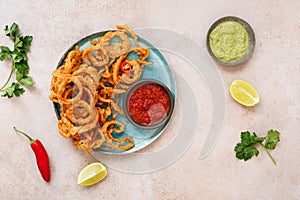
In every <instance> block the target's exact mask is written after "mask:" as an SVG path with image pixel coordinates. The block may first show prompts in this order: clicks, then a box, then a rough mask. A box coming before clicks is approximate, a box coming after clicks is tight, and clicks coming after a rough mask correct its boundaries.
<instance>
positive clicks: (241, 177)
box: [0, 0, 300, 200]
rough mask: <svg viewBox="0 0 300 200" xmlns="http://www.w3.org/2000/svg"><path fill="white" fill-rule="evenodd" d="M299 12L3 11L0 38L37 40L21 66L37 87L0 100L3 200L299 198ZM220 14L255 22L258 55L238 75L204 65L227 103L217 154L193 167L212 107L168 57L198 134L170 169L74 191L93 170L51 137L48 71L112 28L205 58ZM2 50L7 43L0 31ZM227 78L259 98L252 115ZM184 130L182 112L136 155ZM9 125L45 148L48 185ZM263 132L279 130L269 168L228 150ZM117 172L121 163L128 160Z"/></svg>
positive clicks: (193, 78) (233, 8) (159, 8)
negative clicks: (183, 85) (162, 33)
mask: <svg viewBox="0 0 300 200" xmlns="http://www.w3.org/2000/svg"><path fill="white" fill-rule="evenodd" d="M299 9H300V2H299V1H294V0H286V1H279V0H276V1H272V0H266V1H259V0H252V1H239V0H227V1H223V0H211V1H206V0H205V1H204V0H190V1H171V0H165V1H158V0H152V1H138V0H131V1H129V0H126V1H115V0H102V1H87V0H74V1H70V0H68V1H29V0H24V1H17V0H10V1H8V0H3V1H1V7H0V28H1V27H3V28H4V26H5V25H10V24H12V23H13V22H16V23H18V24H19V26H20V29H21V32H22V33H24V34H26V35H32V36H33V37H34V39H33V42H32V46H31V49H30V53H29V54H28V57H29V64H30V66H31V69H30V75H31V76H32V77H34V80H35V81H36V85H35V86H34V87H33V88H31V89H29V90H26V92H25V95H23V96H22V97H20V98H13V99H6V98H1V99H0V112H1V115H0V123H1V135H2V144H1V153H0V166H1V167H0V185H1V187H0V199H134V200H135V199H136V200H140V199H178V200H182V199H191V200H194V199H222V200H225V199H228V200H229V199H230V200H231V199H249V200H250V199H291V200H294V199H295V200H296V199H299V198H300V168H299V164H300V157H299V151H300V146H299V141H300V139H299V130H300V106H299V102H300V88H299V85H300V78H299V77H300V76H299V75H300V64H299V63H300V54H299V52H300V45H299V41H300V16H299ZM228 15H234V16H239V17H241V18H243V19H245V20H246V21H247V22H249V23H250V24H251V26H252V28H253V29H254V32H255V36H256V47H255V50H254V55H253V57H252V58H251V59H250V60H249V61H248V62H246V63H245V64H243V65H241V66H238V67H224V66H220V65H217V64H215V63H213V61H211V62H212V63H213V65H212V67H214V68H215V69H216V71H217V72H218V73H219V74H220V76H221V80H222V84H223V86H224V95H225V102H220V103H224V105H225V118H224V119H225V120H224V122H223V128H222V130H221V133H220V137H219V140H218V141H217V143H216V146H215V148H214V149H213V151H212V152H211V153H210V154H209V155H208V156H207V157H205V158H204V159H199V157H198V155H199V151H200V149H201V145H203V141H204V139H205V137H206V134H207V132H208V130H209V127H210V124H211V121H210V119H211V117H212V116H211V112H212V109H213V108H212V107H211V99H210V98H211V97H210V95H209V94H210V91H208V89H207V87H206V85H205V77H203V76H200V75H195V73H194V72H193V67H191V64H190V63H188V62H187V61H184V59H182V58H180V57H178V56H177V57H176V56H174V54H172V53H170V52H166V53H165V55H166V57H167V59H168V60H169V63H170V66H171V67H172V68H174V70H176V71H177V72H180V74H181V75H182V76H183V77H184V79H185V80H187V81H188V82H189V84H190V85H192V88H193V91H194V94H195V96H196V98H197V105H198V112H199V124H198V125H197V131H196V132H195V137H194V138H193V142H192V144H191V145H190V146H189V147H188V148H187V149H186V151H185V152H184V154H183V155H181V156H180V157H179V158H178V159H177V160H176V161H175V162H173V163H171V164H170V165H168V166H166V167H163V168H161V169H159V170H156V171H154V172H149V173H140V174H135V173H129V172H124V171H122V170H119V169H118V168H113V167H108V171H109V174H108V176H107V177H106V179H105V180H103V181H102V182H101V183H98V184H96V185H93V186H91V187H81V186H78V185H77V184H76V179H77V175H78V173H79V172H80V170H81V169H82V168H83V167H84V166H86V165H87V164H89V163H91V162H95V161H96V160H95V158H94V157H93V156H90V155H88V154H86V153H85V152H82V151H79V150H78V149H77V148H75V147H73V146H72V145H71V142H70V141H69V140H67V139H65V138H63V137H61V136H60V135H59V133H58V129H57V118H56V116H55V113H54V109H53V105H52V103H51V101H50V100H49V98H48V97H49V94H50V89H49V87H50V81H51V73H52V71H53V70H54V69H55V67H56V65H57V63H58V61H59V59H60V58H61V56H62V55H63V53H64V52H65V51H66V50H67V49H68V48H69V47H70V46H71V45H72V44H73V43H74V42H75V41H78V40H79V39H81V38H82V37H84V36H86V35H89V34H91V33H95V32H99V31H103V30H109V29H114V28H115V25H117V24H125V25H127V26H130V27H131V28H133V29H139V28H145V27H157V28H162V29H167V30H172V31H175V32H178V33H181V34H183V35H185V36H187V37H188V38H190V39H192V40H193V41H194V42H195V43H196V44H198V45H199V46H200V47H201V48H202V49H204V50H205V38H206V33H207V30H208V29H209V27H210V25H211V24H212V23H213V22H214V21H215V20H216V19H218V18H220V17H223V16H228ZM1 30H2V28H1ZM0 44H1V45H11V42H10V41H9V40H8V39H7V37H6V36H5V35H4V32H3V31H1V32H0ZM179 44H180V41H179ZM182 45H184V44H182ZM182 47H183V48H184V46H182ZM205 51H206V50H205ZM195 53H196V52H195ZM207 56H208V54H207ZM208 59H210V58H208ZM8 66H9V62H1V63H0V74H1V77H0V81H1V82H4V79H5V77H7V76H8V71H9V68H8ZM234 79H243V80H246V81H248V82H250V83H251V84H252V85H253V86H254V87H255V88H256V89H257V90H258V92H259V94H260V96H261V102H260V104H258V105H257V106H255V107H253V108H246V107H243V106H241V105H239V104H237V103H236V102H235V101H234V100H233V99H232V98H231V96H230V94H229V85H230V83H231V82H232V81H233V80H234ZM222 92H223V91H222ZM178 105H180V104H178ZM178 110H180V109H178ZM176 117H178V118H176ZM176 120H177V121H176ZM181 120H182V119H181V118H180V112H179V114H178V116H174V119H173V120H172V122H171V124H170V125H169V126H168V128H167V130H166V134H163V135H162V137H160V138H159V139H158V140H157V141H156V142H154V143H153V144H151V145H150V146H149V147H147V148H146V149H145V150H143V151H144V152H146V153H147V151H155V149H156V148H158V147H159V148H160V149H163V148H164V147H165V146H167V145H168V144H169V143H170V141H172V140H174V138H176V134H180V133H178V131H177V128H176V125H177V124H178V122H180V121H181ZM13 126H16V127H18V128H19V129H22V130H24V131H26V132H28V133H30V134H31V136H32V137H35V138H39V139H40V140H41V141H42V142H43V143H44V145H45V147H46V149H47V151H48V153H49V157H50V163H51V182H50V183H46V182H44V181H43V180H42V178H41V177H40V174H39V172H38V170H37V167H36V164H35V158H34V155H33V153H32V151H31V149H30V147H29V144H27V141H26V139H24V138H23V137H21V136H19V135H16V134H15V133H14V131H13V129H12V127H13ZM269 129H277V130H279V131H280V132H281V141H280V143H279V144H278V147H277V148H276V149H275V150H273V151H272V152H271V154H272V155H273V156H274V158H275V159H276V161H277V166H274V165H273V164H272V162H271V160H270V159H269V158H268V157H267V155H266V153H265V152H264V151H263V150H261V149H260V154H259V156H258V157H255V158H252V159H251V160H250V161H247V162H244V161H239V160H237V159H236V158H235V154H234V151H233V148H234V146H235V144H236V143H237V142H238V141H239V136H240V132H241V131H243V130H249V131H251V132H256V133H257V134H259V135H264V134H266V132H267V130H269ZM122 162H123V163H124V165H128V162H127V163H126V159H123V160H122ZM122 162H121V163H122ZM157 162H159V161H157ZM122 165H123V164H122ZM108 166H109V164H108ZM120 168H122V167H120Z"/></svg>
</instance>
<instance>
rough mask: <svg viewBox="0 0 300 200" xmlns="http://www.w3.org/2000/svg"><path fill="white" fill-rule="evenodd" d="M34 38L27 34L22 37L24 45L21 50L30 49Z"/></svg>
mask: <svg viewBox="0 0 300 200" xmlns="http://www.w3.org/2000/svg"><path fill="white" fill-rule="evenodd" d="M32 39H33V37H32V36H25V37H24V38H22V42H23V45H22V47H21V48H20V50H22V51H28V50H29V47H30V45H31V42H32Z"/></svg>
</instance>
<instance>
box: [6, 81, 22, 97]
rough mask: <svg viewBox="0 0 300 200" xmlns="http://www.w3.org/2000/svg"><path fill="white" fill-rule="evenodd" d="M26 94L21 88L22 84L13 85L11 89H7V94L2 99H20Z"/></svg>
mask: <svg viewBox="0 0 300 200" xmlns="http://www.w3.org/2000/svg"><path fill="white" fill-rule="evenodd" d="M24 92H25V90H24V89H23V88H21V87H20V84H18V83H12V85H11V86H10V87H8V88H6V90H5V93H4V94H3V95H2V97H8V98H12V97H13V96H16V97H18V96H20V95H21V94H23V93H24Z"/></svg>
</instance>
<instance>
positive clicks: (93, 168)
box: [77, 162, 107, 186]
mask: <svg viewBox="0 0 300 200" xmlns="http://www.w3.org/2000/svg"><path fill="white" fill-rule="evenodd" d="M106 176H107V169H106V167H105V166H104V165H103V164H102V163H100V162H95V163H91V164H89V165H87V166H86V167H84V168H83V169H82V170H81V171H80V173H79V175H78V178H77V184H78V185H81V186H90V185H94V184H96V183H98V182H100V181H101V180H103V179H104V178H105V177H106Z"/></svg>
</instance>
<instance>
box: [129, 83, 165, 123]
mask: <svg viewBox="0 0 300 200" xmlns="http://www.w3.org/2000/svg"><path fill="white" fill-rule="evenodd" d="M169 101H170V100H169V97H168V95H167V93H166V91H165V89H163V88H162V87H161V86H160V85H158V84H156V83H147V84H145V85H142V86H140V87H138V88H136V89H135V90H134V91H133V92H132V93H131V95H130V97H129V100H128V111H129V114H130V116H131V118H132V119H133V120H134V121H135V122H136V123H138V124H140V125H144V126H145V125H152V124H156V123H158V122H160V121H162V120H164V119H165V118H166V117H167V114H168V112H169V110H170V105H169V104H170V102H169Z"/></svg>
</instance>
